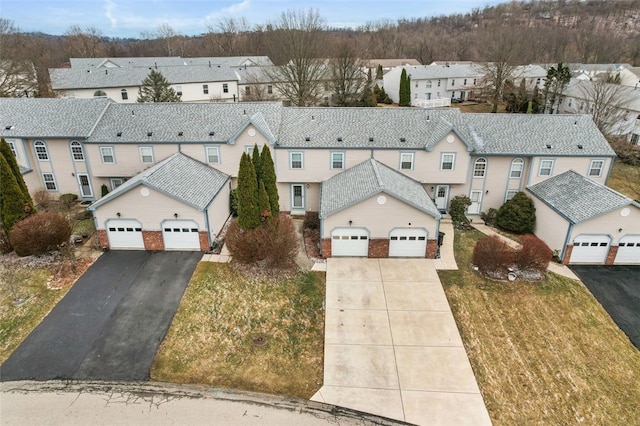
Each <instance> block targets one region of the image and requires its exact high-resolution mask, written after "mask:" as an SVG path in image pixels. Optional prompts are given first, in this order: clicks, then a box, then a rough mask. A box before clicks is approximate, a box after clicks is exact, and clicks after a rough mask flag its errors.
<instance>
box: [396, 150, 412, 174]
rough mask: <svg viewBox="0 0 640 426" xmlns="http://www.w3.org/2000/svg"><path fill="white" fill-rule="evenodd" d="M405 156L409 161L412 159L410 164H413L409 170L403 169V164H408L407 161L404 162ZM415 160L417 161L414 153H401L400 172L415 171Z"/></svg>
mask: <svg viewBox="0 0 640 426" xmlns="http://www.w3.org/2000/svg"><path fill="white" fill-rule="evenodd" d="M405 156H408V157H409V159H410V161H409V163H411V166H410V167H409V168H404V167H402V163H406V162H407V161H404V157H405ZM415 160H416V156H415V153H413V152H401V153H400V164H399V165H398V169H399V170H413V168H414V167H415V164H416V162H415Z"/></svg>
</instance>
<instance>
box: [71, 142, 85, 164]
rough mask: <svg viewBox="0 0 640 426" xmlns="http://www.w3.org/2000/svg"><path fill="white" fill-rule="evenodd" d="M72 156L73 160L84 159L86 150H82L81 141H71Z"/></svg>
mask: <svg viewBox="0 0 640 426" xmlns="http://www.w3.org/2000/svg"><path fill="white" fill-rule="evenodd" d="M71 156H72V157H73V161H84V152H83V151H82V145H81V144H80V142H78V141H72V142H71Z"/></svg>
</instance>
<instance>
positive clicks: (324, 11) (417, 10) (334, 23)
mask: <svg viewBox="0 0 640 426" xmlns="http://www.w3.org/2000/svg"><path fill="white" fill-rule="evenodd" d="M504 1H505V0H448V1H446V0H445V1H442V0H324V1H310V0H298V1H292V0H230V1H228V0H208V1H207V0H174V1H165V0H0V16H1V17H2V18H5V19H9V20H12V21H13V22H14V24H15V25H16V26H17V27H18V28H19V29H20V30H21V31H26V32H31V31H40V32H43V33H48V34H64V33H65V32H66V31H67V30H68V29H69V27H70V26H71V25H80V26H81V27H82V28H85V27H95V28H98V29H99V30H100V31H101V32H102V35H104V36H108V37H140V34H141V33H149V32H153V31H155V30H156V29H157V27H158V26H159V25H160V24H162V23H167V24H169V25H170V26H171V27H172V28H173V29H174V30H175V31H177V32H179V33H180V34H185V35H197V34H201V33H203V32H206V31H207V25H213V24H215V23H216V22H217V21H218V20H220V19H221V18H227V17H233V18H241V17H244V18H246V19H247V20H248V21H249V23H250V24H252V25H255V24H264V23H266V22H274V21H275V20H276V19H277V17H278V16H279V15H280V13H282V12H284V11H287V10H291V9H303V10H308V9H309V8H314V9H317V10H318V11H319V13H320V15H321V16H322V18H324V19H325V21H326V23H327V25H328V26H330V27H357V26H359V25H362V24H365V23H367V22H378V21H381V20H384V19H390V20H392V21H395V20H397V19H401V18H419V17H430V16H437V15H449V14H453V13H467V12H470V11H471V10H472V9H473V8H480V9H482V8H484V7H485V6H487V5H495V4H498V3H503V2H504Z"/></svg>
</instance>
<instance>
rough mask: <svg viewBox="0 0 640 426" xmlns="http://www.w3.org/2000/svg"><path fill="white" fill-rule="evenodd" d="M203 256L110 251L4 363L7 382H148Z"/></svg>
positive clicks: (1, 374)
mask: <svg viewBox="0 0 640 426" xmlns="http://www.w3.org/2000/svg"><path fill="white" fill-rule="evenodd" d="M201 257H202V254H201V253H199V252H145V251H111V252H107V253H104V254H103V255H102V256H101V257H100V258H99V259H98V260H97V261H96V263H94V264H93V265H92V266H91V267H90V268H89V269H88V270H87V272H86V273H85V274H84V275H83V276H82V277H81V278H80V279H79V280H78V281H77V282H76V284H75V285H74V286H73V288H72V289H71V290H70V291H69V293H67V295H66V296H65V297H64V298H63V299H62V300H61V301H60V303H58V305H57V306H56V307H55V308H54V309H53V310H52V311H51V313H50V314H49V315H48V316H47V317H46V318H45V319H44V320H43V321H42V323H40V325H39V326H38V327H36V329H35V330H34V331H33V332H32V333H31V334H30V335H29V336H28V337H27V339H25V341H24V342H23V343H22V344H21V345H20V346H19V347H18V348H17V349H16V350H15V351H14V353H13V354H11V356H10V357H9V358H8V359H7V360H6V361H5V363H4V364H2V366H0V380H1V381H14V380H50V379H81V380H94V379H95V380H148V379H149V370H150V368H151V363H152V362H153V358H154V356H155V353H156V351H157V349H158V346H159V345H160V342H161V341H162V339H163V338H164V336H165V334H166V332H167V330H168V328H169V325H170V324H171V320H172V319H173V316H174V315H175V311H176V309H177V307H178V304H179V303H180V299H181V298H182V294H183V293H184V290H185V288H186V286H187V283H188V282H189V279H190V278H191V275H192V274H193V271H194V269H195V267H196V265H197V263H198V261H199V260H200V258H201Z"/></svg>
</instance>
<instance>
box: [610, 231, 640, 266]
mask: <svg viewBox="0 0 640 426" xmlns="http://www.w3.org/2000/svg"><path fill="white" fill-rule="evenodd" d="M613 263H615V264H621V265H625V264H626V265H628V264H640V235H625V236H624V237H622V238H620V242H619V243H618V252H617V253H616V258H615V260H614V261H613Z"/></svg>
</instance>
